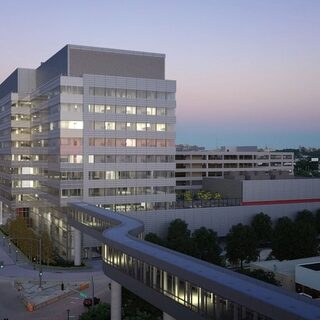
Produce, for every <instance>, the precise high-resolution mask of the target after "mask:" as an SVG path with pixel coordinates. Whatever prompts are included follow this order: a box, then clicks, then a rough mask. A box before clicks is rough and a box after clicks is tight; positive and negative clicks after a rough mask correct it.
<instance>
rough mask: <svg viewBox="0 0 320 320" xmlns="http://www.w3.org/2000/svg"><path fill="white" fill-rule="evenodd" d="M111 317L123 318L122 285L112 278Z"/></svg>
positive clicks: (118, 319)
mask: <svg viewBox="0 0 320 320" xmlns="http://www.w3.org/2000/svg"><path fill="white" fill-rule="evenodd" d="M111 319H112V320H121V285H120V284H119V283H118V282H115V281H113V280H111Z"/></svg>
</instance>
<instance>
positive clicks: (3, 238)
mask: <svg viewBox="0 0 320 320" xmlns="http://www.w3.org/2000/svg"><path fill="white" fill-rule="evenodd" d="M5 240H6V237H5V236H3V237H2V245H3V246H4V241H5Z"/></svg>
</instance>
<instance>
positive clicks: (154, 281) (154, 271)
mask: <svg viewBox="0 0 320 320" xmlns="http://www.w3.org/2000/svg"><path fill="white" fill-rule="evenodd" d="M152 283H153V287H154V288H156V287H157V268H156V267H153V272H152Z"/></svg>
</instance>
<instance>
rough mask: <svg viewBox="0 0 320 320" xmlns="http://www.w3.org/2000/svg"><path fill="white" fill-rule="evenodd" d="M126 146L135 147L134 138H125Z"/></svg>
mask: <svg viewBox="0 0 320 320" xmlns="http://www.w3.org/2000/svg"><path fill="white" fill-rule="evenodd" d="M126 146H127V147H135V146H136V139H126Z"/></svg>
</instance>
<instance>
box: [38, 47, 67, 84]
mask: <svg viewBox="0 0 320 320" xmlns="http://www.w3.org/2000/svg"><path fill="white" fill-rule="evenodd" d="M59 75H65V76H66V75H68V46H65V47H63V48H62V49H61V50H60V51H58V52H57V53H56V54H55V55H53V56H52V57H51V58H49V59H48V60H47V61H46V62H43V63H41V65H40V67H38V68H37V87H38V86H40V85H41V84H43V83H45V82H47V81H49V80H51V79H52V78H55V77H57V76H59Z"/></svg>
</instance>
